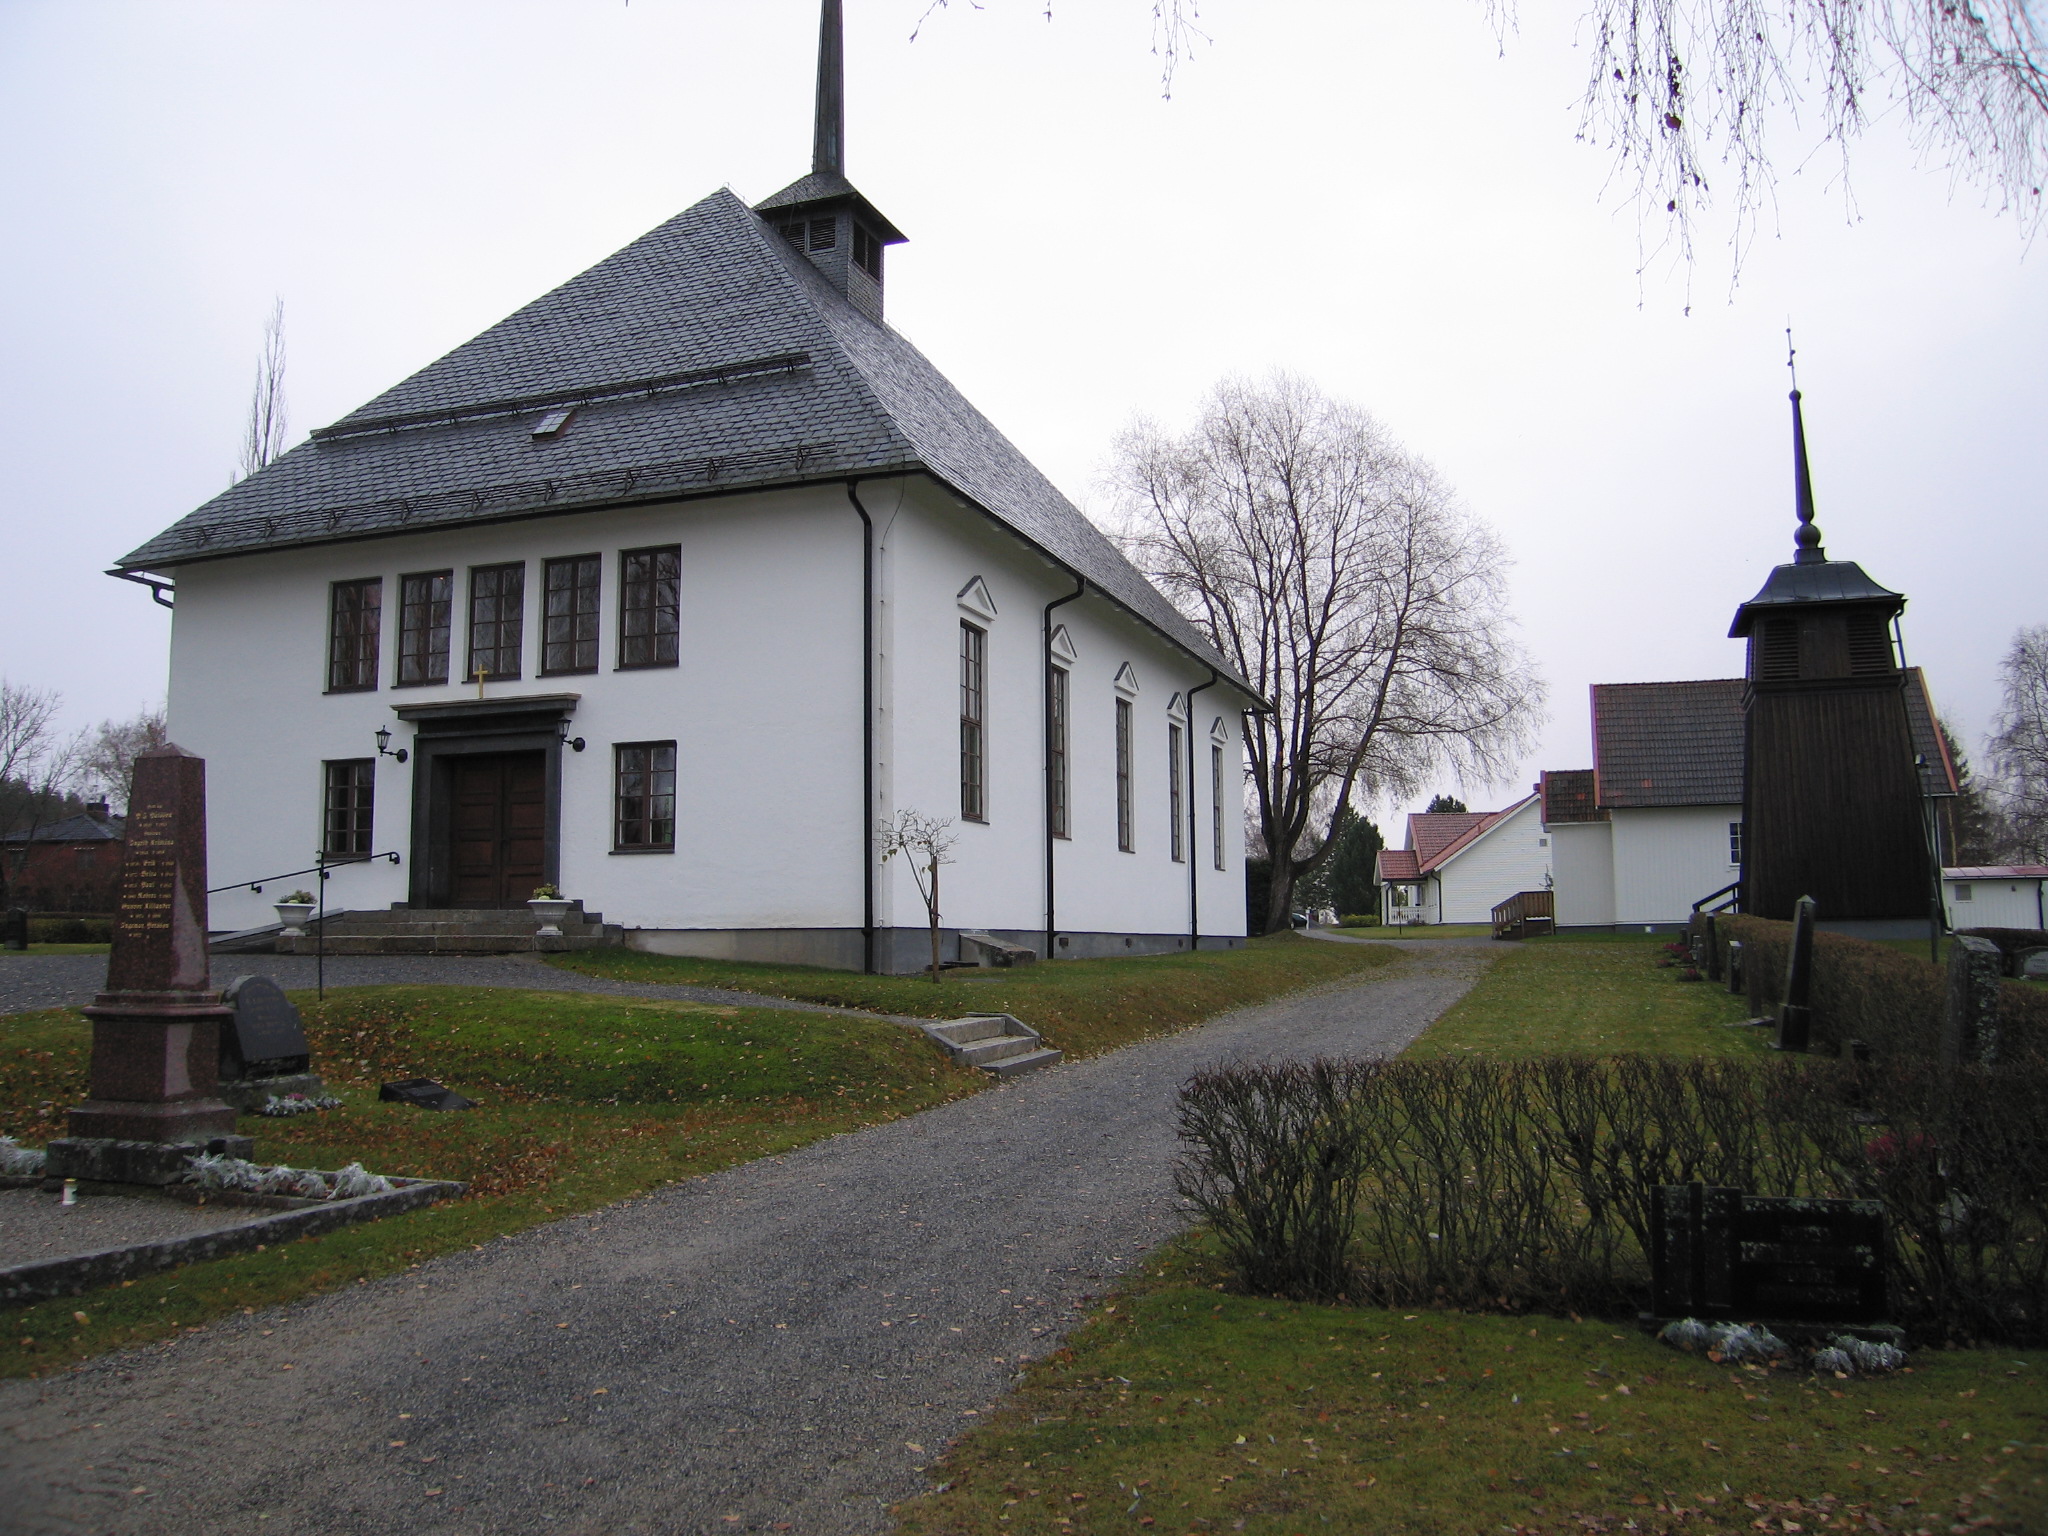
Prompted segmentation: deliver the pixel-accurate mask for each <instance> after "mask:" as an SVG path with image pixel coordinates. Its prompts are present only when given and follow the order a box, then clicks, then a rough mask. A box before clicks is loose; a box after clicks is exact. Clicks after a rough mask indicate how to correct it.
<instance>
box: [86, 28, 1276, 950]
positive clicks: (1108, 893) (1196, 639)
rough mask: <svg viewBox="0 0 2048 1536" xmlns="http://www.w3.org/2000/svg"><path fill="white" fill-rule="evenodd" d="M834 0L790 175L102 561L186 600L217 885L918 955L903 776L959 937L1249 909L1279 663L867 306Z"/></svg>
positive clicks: (1180, 919)
mask: <svg viewBox="0 0 2048 1536" xmlns="http://www.w3.org/2000/svg"><path fill="white" fill-rule="evenodd" d="M837 11H838V7H837V4H836V0H826V6H825V23H824V27H823V33H822V39H821V45H820V57H819V95H818V132H817V140H816V153H815V156H814V164H813V170H812V173H811V174H810V175H809V176H806V177H804V178H803V179H801V180H799V181H798V182H796V183H795V184H793V185H792V186H790V187H788V188H786V189H784V190H783V191H781V192H779V193H777V194H775V195H774V196H773V197H770V198H768V199H766V200H765V201H763V202H761V203H759V204H757V205H755V206H754V207H751V208H750V207H748V206H747V205H746V204H745V203H743V202H742V201H741V200H740V199H739V198H737V197H735V196H734V195H732V194H731V193H730V192H727V191H720V192H716V193H713V194H712V195H711V196H709V197H707V198H705V199H704V200H703V201H701V202H699V203H697V204H696V205H695V206H694V207H691V208H689V209H687V210H685V211H684V212H683V213H681V214H679V215H677V216H676V217H675V218H673V219H671V220H669V221H668V222H667V223H664V224H662V225H661V226H659V227H658V228H656V229H654V230H652V231H650V232H649V233H648V234H646V235H644V236H642V237H641V238H640V239H638V240H636V241H634V242H633V243H632V244H631V245H629V246H627V247H626V248H625V249H624V250H622V251H620V252H618V253H617V254H615V255H613V256H611V257H609V258H607V259H606V260H604V261H602V262H600V263H599V264H598V265H596V266H595V267H592V268H591V269H590V270H588V271H586V272H584V273H582V274H581V275H580V276H577V277H574V278H572V279H570V280H569V281H568V282H567V283H565V284H563V285H562V286H561V287H559V288H557V289H556V290H554V291H553V292H552V293H549V294H547V295H545V296H543V297H542V298H540V299H537V300H536V301H534V302H533V303H532V304H529V305H527V306H526V307H525V308H523V309H521V310H519V311H518V312H517V313H515V314H513V315H512V316H510V317H509V318H508V319H506V320H504V321H502V322H500V323H499V324H497V325H496V326H493V327H492V328H491V329H489V330H487V331H485V332H484V333H483V334H482V335H480V336H478V337H477V338H475V339H474V340H472V341H470V342H468V343H466V344H465V345H463V346H461V347H458V348H457V349H456V350H454V351H453V352H451V353H449V354H448V355H447V356H445V357H443V358H441V359H440V360H439V361H437V362H435V363H432V364H430V365H429V366H428V367H426V368H424V369H422V370H421V371H420V372H418V373H416V374H414V375H413V376H412V377H411V378H409V379H406V380H405V381H404V382H402V383H400V384H398V385H397V386H395V387H394V388H392V389H390V390H389V391H387V392H386V393H384V394H383V395H380V396H379V397H377V398H376V399H374V400H372V401H370V402H369V403H368V404H366V405H364V406H363V407H361V408H360V409H359V410H357V411H355V412H353V413H351V414H350V415H348V416H346V417H344V418H342V419H341V420H340V421H338V422H336V423H334V424H333V425H332V426H329V427H324V428H322V429H320V430H318V431H316V432H314V433H313V434H312V435H311V438H310V440H309V441H307V442H305V443H302V444H300V445H299V446H298V447H295V448H293V449H292V450H291V451H290V452H288V453H286V454H284V455H283V456H281V457H280V458H279V459H277V460H276V461H275V462H274V463H272V464H270V465H269V466H268V467H267V468H265V469H263V470H261V471H260V472H259V473H257V474H255V475H253V476H251V477H250V478H248V479H245V480H243V481H241V482H240V483H238V484H236V485H235V486H233V487H232V488H231V489H229V490H228V491H226V492H225V493H223V494H222V495H220V496H218V497H216V498H214V499H213V500H212V501H210V502H208V503H206V504H205V505H204V506H202V507H200V508H199V509H198V510H197V511H195V512H193V513H191V514H190V515H189V516H187V517H185V518H184V519H183V520H182V521H180V522H178V523H177V524H175V525H174V526H173V527H171V528H170V529H168V530H167V531H165V532H164V533H162V534H160V535H158V536H157V537H156V538H154V539H152V540H150V541H149V542H148V543H147V544H145V545H143V546H142V547H141V548H140V549H137V550H136V551H134V552H133V553H132V554H130V555H128V556H126V557H125V558H124V559H122V560H121V561H120V562H119V564H118V567H117V569H116V571H115V573H114V574H117V575H122V576H125V577H127V578H129V579H133V580H140V581H144V582H146V583H148V584H149V585H151V586H153V587H154V588H156V589H157V592H158V595H159V598H160V600H164V601H168V602H171V603H172V604H173V605H174V609H175V618H174V624H173V630H172V642H171V668H170V701H169V716H170V732H171V737H172V739H173V740H175V741H176V742H177V743H178V744H179V745H181V746H183V747H185V748H186V749H187V750H189V751H192V752H196V753H198V754H200V755H201V756H203V757H204V758H205V759H206V760H207V775H208V778H207V786H208V806H207V810H208V825H209V838H210V844H209V849H208V856H209V863H210V877H211V880H212V882H213V883H214V884H216V885H227V884H228V883H230V882H233V881H238V880H261V879H263V878H265V877H266V876H270V875H275V874H277V873H279V872H281V871H286V870H293V869H297V868H300V867H303V866H305V865H307V864H310V863H313V862H314V861H315V858H316V857H318V858H324V859H326V860H328V861H331V862H334V863H337V864H338V865H340V867H339V868H337V869H336V870H335V871H334V872H333V874H332V876H331V878H330V879H329V880H328V882H327V885H326V898H327V902H328V904H329V905H330V906H331V907H341V908H347V909H350V910H352V911H356V912H362V911H367V910H376V909H384V910H391V909H398V910H400V911H409V912H415V913H419V912H426V911H433V912H443V911H462V912H475V911H493V910H507V909H514V910H516V909H519V908H521V907H523V905H524V903H525V902H526V900H527V899H528V898H529V897H530V896H531V895H532V894H533V892H534V890H535V889H536V888H537V887H539V886H542V885H544V884H547V885H558V886H559V887H560V888H561V891H562V893H563V895H564V896H567V897H570V898H575V899H578V900H580V901H581V902H582V903H583V905H584V907H585V908H586V909H588V910H590V911H598V910H601V911H602V912H603V914H604V917H605V919H606V920H607V921H608V922H610V923H614V924H618V925H621V926H622V927H623V928H624V929H625V942H627V943H628V944H630V945H633V946H634V947H637V948H642V949H647V950H652V951H657V952H661V953H670V954H693V955H709V956H727V957H733V958H741V959H776V960H787V961H800V962H805V963H812V964H819V965H831V966H840V967H847V968H854V969H859V968H868V969H874V970H884V971H891V970H894V971H900V970H908V969H913V968H915V967H917V966H918V965H920V964H922V963H924V961H925V959H926V955H927V953H928V951H927V944H928V941H927V937H926V914H925V909H924V906H923V903H922V902H921V901H920V899H919V897H918V895H917V893H916V890H915V888H914V886H913V885H912V883H911V881H910V878H909V876H908V874H907V872H906V871H905V870H904V868H903V864H902V861H901V860H896V861H891V862H889V863H886V864H885V863H883V862H882V861H881V859H880V857H879V853H880V847H879V843H880V829H881V827H882V826H883V825H885V824H886V823H888V822H890V821H891V820H892V819H893V818H894V817H895V816H896V814H897V813H898V812H899V811H900V810H905V809H911V810H916V811H918V812H921V813H924V814H927V815H937V816H944V817H949V818H951V819H952V820H953V822H954V823H955V826H954V831H955V833H956V836H957V839H958V841H957V845H956V847H955V849H954V854H953V857H954V860H955V862H954V863H952V864H950V865H947V866H945V868H944V870H943V880H942V887H941V896H942V906H943V920H944V928H945V932H946V935H947V944H948V951H947V953H948V957H949V958H951V957H952V955H953V954H954V953H956V952H957V949H958V936H959V934H961V933H962V932H986V933H990V934H993V935H995V936H996V937H998V938H1000V939H1002V940H1005V941H1007V942H1010V943H1014V944H1019V945H1022V946H1025V947H1027V948H1030V949H1032V950H1034V951H1037V952H1038V953H1040V954H1043V955H1048V956H1050V957H1053V958H1067V957H1078V956H1089V955H1102V954H1110V953H1114V954H1130V953H1159V952H1170V951H1173V950H1175V949H1184V948H1188V947H1193V946H1204V947H1209V946H1234V945H1237V944H1240V943H1242V942H1243V935H1244V932H1245V902H1244V873H1243V815H1242V809H1241V807H1242V795H1243V789H1242V786H1243V776H1244V768H1243V730H1242V718H1241V717H1242V714H1243V712H1244V711H1246V710H1248V709H1255V708H1258V707H1260V701H1259V700H1258V698H1257V697H1256V695H1255V694H1254V693H1253V691H1252V690H1251V688H1250V687H1249V686H1248V685H1247V684H1246V683H1245V682H1244V680H1243V679H1241V678H1240V677H1238V676H1236V675H1234V674H1233V673H1232V671H1231V669H1230V668H1229V667H1228V666H1227V665H1226V664H1225V662H1224V661H1223V660H1222V659H1221V658H1220V657H1219V656H1218V655H1217V654H1216V653H1215V652H1214V651H1213V650H1212V649H1211V648H1210V647H1209V646H1208V645H1207V644H1206V643H1205V642H1204V640H1203V638H1202V636H1201V635H1200V634H1199V633H1198V632H1197V631H1196V630H1195V629H1194V627H1193V626H1191V625H1190V624H1189V623H1188V622H1187V621H1186V620H1185V619H1184V618H1183V617H1182V616H1181V615H1180V614H1179V613H1178V612H1177V611H1176V610H1175V609H1174V608H1173V607H1172V605H1171V604H1170V603H1168V602H1167V601H1166V599H1165V598H1164V597H1163V596H1162V595H1161V594H1160V593H1159V592H1158V591H1157V590H1156V589H1155V588H1154V587H1152V586H1151V585H1150V584H1149V583H1148V582H1147V581H1146V580H1145V579H1144V578H1143V577H1142V576H1141V575H1140V574H1139V573H1138V572H1137V571H1136V570H1135V569H1134V568H1133V567H1132V566H1131V565H1130V564H1129V563H1128V562H1126V561H1125V559H1124V558H1123V557H1122V555H1121V554H1120V553H1119V552H1118V551H1117V550H1116V549H1115V547H1114V546H1113V545H1112V544H1111V543H1110V542H1109V540H1108V539H1106V538H1105V537H1104V536H1103V535H1102V534H1101V533H1100V532H1099V531H1098V530H1097V529H1096V528H1095V527H1094V526H1093V525H1092V524H1091V523H1090V522H1089V521H1088V520H1087V518H1086V517H1085V516H1083V515H1082V514H1081V512H1080V511H1079V510H1077V509H1076V508H1075V507H1074V506H1073V505H1072V504H1071V503H1070V502H1069V501H1068V500H1067V499H1066V498H1065V497H1063V496H1062V495H1061V494H1060V493H1059V491H1058V490H1056V489H1055V488H1054V487H1053V486H1052V484H1051V483H1050V482H1049V481H1047V480H1046V478H1045V477H1044V476H1043V475H1041V474H1040V473H1039V472H1038V471H1037V470H1036V469H1034V468H1033V467H1032V466H1031V465H1030V464H1029V463H1028V462H1026V460H1025V459H1024V457H1023V455H1022V454H1020V453H1019V452H1018V451H1017V449H1016V448H1015V447H1013V446H1012V445H1011V444H1010V443H1009V441H1008V440H1007V439H1005V438H1004V437H1003V436H1002V435H1001V434H1000V433H999V432H998V431H997V430H996V429H995V428H994V427H993V426H992V425H991V424H990V423H989V422H988V421H987V420H986V419H985V418H984V417H982V416H981V415H980V414H979V413H978V412H977V411H976V410H975V409H974V408H973V407H972V406H971V405H969V404H968V403H967V401H966V400H965V399H963V398H962V397H961V396H960V394H959V393H958V392H957V391H956V390H955V389H954V388H953V386H952V385H951V384H949V383H948V382H947V381H946V380H945V379H944V378H943V377H941V376H940V374H939V373H938V371H937V370H936V369H935V368H934V367H933V366H932V364H931V363H930V362H928V361H927V360H926V359H925V357H924V356H923V355H922V354H921V353H920V352H918V350H917V349H916V348H915V347H913V346H912V345H911V344H910V343H909V342H908V341H907V340H905V339H904V338H903V337H902V336H901V335H899V334H898V333H897V332H895V331H894V330H892V329H890V327H889V326H888V325H887V324H886V322H885V321H884V319H883V293H884V287H885V283H884V271H885V254H886V251H887V248H888V247H889V246H890V245H892V244H895V243H897V242H899V241H901V240H902V239H903V238H904V237H903V236H902V235H901V234H900V233H898V231H897V230H896V228H895V227H894V226H893V225H892V224H891V223H890V222H889V221H888V220H887V219H886V218H884V217H883V216H882V215H881V214H880V213H879V212H878V211H877V210H876V209H875V208H874V207H873V206H872V205H871V204H870V203H869V202H868V201H867V199H866V198H864V197H863V196H862V195H861V194H860V193H859V192H858V191H857V190H855V188H854V187H853V186H852V184H851V183H849V182H848V181H847V180H846V178H845V176H844V174H843V156H842V121H843V111H842V106H841V94H840V84H839V80H840V63H839V37H838V15H837ZM390 854H396V855H397V856H398V857H397V859H396V861H393V860H391V859H389V858H388V857H387V858H379V857H378V856H379V855H390ZM293 883H304V882H303V881H300V882H293ZM287 888H288V887H287V886H285V885H273V886H271V887H269V888H267V889H266V891H265V893H263V894H257V893H255V892H253V891H250V890H247V889H246V888H245V889H243V890H240V891H227V892H223V893H221V894H218V895H216V896H215V897H214V898H213V908H212V912H211V915H210V922H211V926H212V927H213V928H215V929H216V930H232V929H241V928H250V927H254V926H256V925H259V924H261V923H264V922H267V921H270V920H271V917H270V903H271V902H273V901H274V900H276V899H277V897H278V896H279V895H281V894H282V893H283V891H284V890H285V889H287Z"/></svg>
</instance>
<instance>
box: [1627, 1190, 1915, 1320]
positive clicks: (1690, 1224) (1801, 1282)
mask: <svg viewBox="0 0 2048 1536" xmlns="http://www.w3.org/2000/svg"><path fill="white" fill-rule="evenodd" d="M1886 1241H1887V1237H1886V1230H1885V1215H1884V1205H1883V1203H1882V1202H1880V1201H1877V1200H1813V1199H1806V1198H1804V1197H1800V1196H1783V1195H1746V1194H1744V1193H1743V1192H1742V1191H1741V1190H1739V1189H1729V1188H1726V1187H1722V1186H1716V1185H1706V1184H1669V1185H1665V1186H1663V1187H1662V1188H1660V1189H1659V1190H1658V1191H1657V1201H1656V1204H1655V1206H1654V1208H1653V1210H1652V1212H1651V1233H1650V1250H1651V1251H1650V1262H1651V1302H1650V1305H1651V1309H1652V1312H1653V1314H1654V1315H1655V1316H1656V1317H1657V1318H1658V1319H1671V1318H1679V1317H1697V1318H1700V1319H1702V1320H1706V1321H1712V1320H1721V1321H1731V1322H1762V1323H1768V1324H1771V1325H1772V1326H1774V1327H1776V1326H1777V1325H1779V1324H1787V1323H1791V1324H1815V1325H1830V1326H1842V1327H1867V1326H1869V1325H1872V1324H1876V1323H1880V1322H1882V1321H1883V1319H1884V1314H1885V1311H1886V1299H1887V1298H1886V1291H1885V1253H1886Z"/></svg>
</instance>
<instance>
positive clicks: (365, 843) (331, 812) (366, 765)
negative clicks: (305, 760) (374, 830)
mask: <svg viewBox="0 0 2048 1536" xmlns="http://www.w3.org/2000/svg"><path fill="white" fill-rule="evenodd" d="M326 772H327V789H326V796H325V800H324V819H323V822H322V826H321V836H320V848H321V851H322V852H323V853H325V854H326V855H327V857H329V858H330V859H333V858H343V859H353V858H368V857H369V855H370V834H371V820H372V814H371V813H372V811H373V809H374V805H373V801H374V797H375V793H376V783H377V760H376V759H375V758H374V757H351V758H345V759H343V760H342V761H339V762H330V763H328V764H327V765H326Z"/></svg>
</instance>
